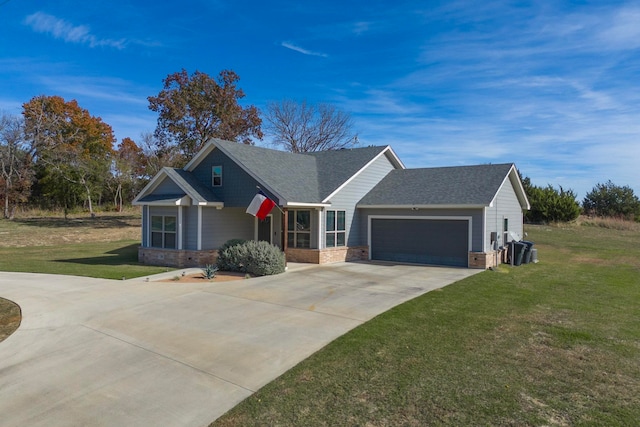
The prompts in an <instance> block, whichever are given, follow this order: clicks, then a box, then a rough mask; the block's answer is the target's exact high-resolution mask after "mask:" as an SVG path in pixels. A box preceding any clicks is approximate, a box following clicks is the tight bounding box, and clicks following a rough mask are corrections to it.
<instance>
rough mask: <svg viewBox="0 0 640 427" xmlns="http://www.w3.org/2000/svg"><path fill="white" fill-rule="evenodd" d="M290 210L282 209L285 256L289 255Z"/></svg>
mask: <svg viewBox="0 0 640 427" xmlns="http://www.w3.org/2000/svg"><path fill="white" fill-rule="evenodd" d="M288 226H289V210H288V209H287V208H283V209H282V252H284V254H285V257H286V256H287V242H288V241H289V236H288V234H289V230H288V228H289V227H288Z"/></svg>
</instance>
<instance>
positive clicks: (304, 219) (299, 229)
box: [287, 210, 311, 248]
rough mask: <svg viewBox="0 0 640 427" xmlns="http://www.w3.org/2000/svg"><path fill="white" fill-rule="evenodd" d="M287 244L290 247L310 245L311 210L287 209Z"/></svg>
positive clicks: (306, 246) (307, 246)
mask: <svg viewBox="0 0 640 427" xmlns="http://www.w3.org/2000/svg"><path fill="white" fill-rule="evenodd" d="M287 245H288V246H289V247H292V248H310V247H311V211H303V210H292V211H289V219H288V224H287Z"/></svg>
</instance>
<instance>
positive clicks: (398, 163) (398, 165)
mask: <svg viewBox="0 0 640 427" xmlns="http://www.w3.org/2000/svg"><path fill="white" fill-rule="evenodd" d="M387 153H388V154H389V155H390V156H391V159H390V161H391V163H392V164H394V166H395V167H396V168H397V169H404V168H405V167H404V165H403V164H402V162H401V161H400V159H399V158H398V156H396V153H394V152H393V150H392V149H391V147H390V146H388V145H387V148H385V149H384V150H382V151H381V152H379V153H378V154H377V155H376V156H375V157H374V158H373V159H371V160H370V161H369V162H367V164H366V165H364V166H363V167H361V168H360V170H359V171H357V172H356V173H354V174H353V175H351V177H350V178H349V179H348V180H346V181H345V182H344V183H342V185H340V186H339V187H338V188H336V189H335V190H334V191H333V193H331V194H329V195H328V196H327V197H325V199H324V200H323V201H322V203H326V202H327V201H328V200H331V198H332V197H333V196H335V195H336V193H338V192H339V191H340V190H342V189H343V188H344V187H345V186H346V185H348V184H349V183H350V182H351V181H353V180H354V179H356V178H357V177H358V175H360V174H361V173H362V172H364V170H365V169H367V168H368V167H369V166H370V165H371V164H373V162H375V161H376V160H378V159H379V158H380V157H381V156H385V155H387ZM382 178H384V176H383V177H381V178H380V179H381V180H382Z"/></svg>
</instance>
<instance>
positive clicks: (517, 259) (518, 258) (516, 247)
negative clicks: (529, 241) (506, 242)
mask: <svg viewBox="0 0 640 427" xmlns="http://www.w3.org/2000/svg"><path fill="white" fill-rule="evenodd" d="M512 244H513V254H514V257H513V261H514V262H513V265H522V258H523V257H524V252H525V251H526V249H527V245H525V244H524V243H522V242H512Z"/></svg>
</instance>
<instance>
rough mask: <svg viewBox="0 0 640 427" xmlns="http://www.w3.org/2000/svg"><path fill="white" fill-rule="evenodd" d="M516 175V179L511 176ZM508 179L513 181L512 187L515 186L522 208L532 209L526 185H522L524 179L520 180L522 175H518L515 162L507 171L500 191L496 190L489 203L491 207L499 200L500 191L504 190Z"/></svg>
mask: <svg viewBox="0 0 640 427" xmlns="http://www.w3.org/2000/svg"><path fill="white" fill-rule="evenodd" d="M512 174H513V176H514V179H513V180H512V179H511V176H512ZM507 180H509V182H510V183H511V187H512V188H513V192H514V193H515V194H516V198H517V199H518V203H520V208H521V209H523V210H525V209H526V210H531V205H530V204H529V199H528V198H527V193H526V192H525V191H524V187H523V186H522V181H520V176H519V175H518V170H517V169H516V166H515V165H514V164H512V165H511V168H510V169H509V172H508V173H507V175H506V176H505V177H504V179H503V180H502V183H501V184H500V186H499V187H498V191H496V194H494V195H493V199H491V203H489V206H490V207H493V203H494V202H495V201H496V200H497V198H498V195H499V194H500V191H501V190H502V187H504V184H505V182H507ZM513 181H515V182H516V183H517V184H518V187H517V188H516V187H515V186H514V185H513ZM523 201H524V202H525V204H524V206H523V204H522V202H523Z"/></svg>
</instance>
